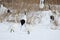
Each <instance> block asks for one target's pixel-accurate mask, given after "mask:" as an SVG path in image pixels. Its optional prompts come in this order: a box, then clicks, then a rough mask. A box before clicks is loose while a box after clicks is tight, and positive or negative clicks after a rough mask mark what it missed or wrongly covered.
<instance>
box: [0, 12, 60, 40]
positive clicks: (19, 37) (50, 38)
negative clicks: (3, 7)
mask: <svg viewBox="0 0 60 40" xmlns="http://www.w3.org/2000/svg"><path fill="white" fill-rule="evenodd" d="M35 13H38V14H39V13H40V14H41V15H42V19H41V22H40V23H36V24H34V25H32V24H26V25H23V26H22V28H21V25H20V23H12V22H11V23H8V22H3V23H0V40H60V30H52V29H51V23H50V15H51V14H50V13H51V12H50V11H42V12H40V11H38V12H35ZM35 16H36V15H35ZM39 17H40V16H39ZM25 26H26V27H25ZM10 29H13V30H14V32H10ZM20 29H21V30H20ZM28 30H29V31H30V34H28V33H27V31H28Z"/></svg>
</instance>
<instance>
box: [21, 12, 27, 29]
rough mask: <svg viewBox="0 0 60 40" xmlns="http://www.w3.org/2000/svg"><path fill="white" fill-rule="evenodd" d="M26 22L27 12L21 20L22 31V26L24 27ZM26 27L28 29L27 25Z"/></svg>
mask: <svg viewBox="0 0 60 40" xmlns="http://www.w3.org/2000/svg"><path fill="white" fill-rule="evenodd" d="M26 20H27V18H26V12H25V13H24V14H23V15H22V17H21V20H20V23H21V29H22V26H23V25H24V24H26ZM25 27H26V25H25Z"/></svg>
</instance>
